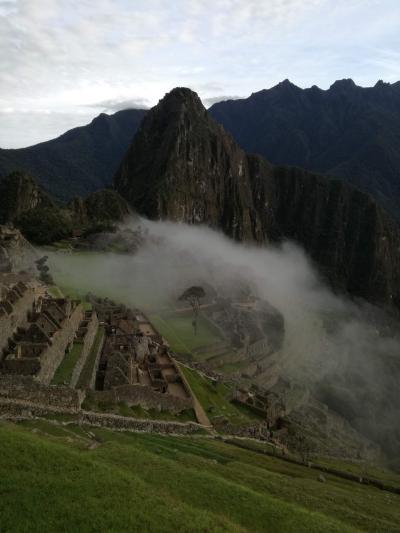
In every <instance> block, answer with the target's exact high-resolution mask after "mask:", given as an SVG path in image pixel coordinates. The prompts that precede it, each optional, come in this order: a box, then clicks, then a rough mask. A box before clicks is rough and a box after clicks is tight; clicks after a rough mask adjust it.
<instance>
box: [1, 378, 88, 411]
mask: <svg viewBox="0 0 400 533" xmlns="http://www.w3.org/2000/svg"><path fill="white" fill-rule="evenodd" d="M84 396H85V394H84V393H83V392H81V391H79V390H75V389H70V388H69V387H60V386H47V385H43V384H41V383H38V382H36V381H35V380H34V379H33V378H32V377H30V376H11V375H0V398H3V399H4V398H7V399H8V400H11V399H12V400H20V401H23V402H27V403H30V402H32V403H34V404H35V403H36V404H39V405H40V406H43V407H46V408H52V407H55V408H64V409H71V410H74V411H78V410H79V409H80V406H81V403H82V401H83V399H84Z"/></svg>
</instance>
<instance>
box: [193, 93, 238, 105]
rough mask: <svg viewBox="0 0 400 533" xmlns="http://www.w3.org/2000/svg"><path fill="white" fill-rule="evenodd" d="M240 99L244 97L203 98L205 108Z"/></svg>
mask: <svg viewBox="0 0 400 533" xmlns="http://www.w3.org/2000/svg"><path fill="white" fill-rule="evenodd" d="M240 98H243V96H225V95H221V96H210V97H209V98H203V99H202V101H203V104H204V105H205V107H211V106H212V105H213V104H216V103H217V102H225V101H226V100H239V99H240Z"/></svg>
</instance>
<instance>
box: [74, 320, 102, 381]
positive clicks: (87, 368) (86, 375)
mask: <svg viewBox="0 0 400 533" xmlns="http://www.w3.org/2000/svg"><path fill="white" fill-rule="evenodd" d="M103 337H104V327H103V326H99V328H98V330H97V333H96V336H95V338H94V341H93V345H92V348H91V349H90V353H89V355H88V356H87V359H86V361H85V364H84V366H83V368H82V372H81V375H80V376H79V379H78V383H77V385H76V388H77V389H87V388H88V387H89V386H90V382H91V379H92V376H93V372H94V368H93V367H94V365H95V362H96V356H97V352H98V350H99V347H100V344H101V343H102V341H103Z"/></svg>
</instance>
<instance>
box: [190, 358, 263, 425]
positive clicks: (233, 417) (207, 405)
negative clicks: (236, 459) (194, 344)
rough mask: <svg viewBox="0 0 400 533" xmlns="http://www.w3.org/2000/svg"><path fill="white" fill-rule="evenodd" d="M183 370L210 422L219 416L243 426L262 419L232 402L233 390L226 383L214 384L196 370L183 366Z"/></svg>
mask: <svg viewBox="0 0 400 533" xmlns="http://www.w3.org/2000/svg"><path fill="white" fill-rule="evenodd" d="M181 370H182V371H183V373H184V374H185V376H186V379H187V380H188V382H189V385H190V387H191V389H192V391H193V393H194V394H195V396H196V397H197V399H198V400H199V402H200V403H201V405H202V407H203V409H204V410H205V411H206V413H207V416H208V417H209V419H210V421H211V422H212V419H213V418H215V417H218V416H224V417H226V418H227V419H228V420H229V422H230V423H232V424H243V423H247V422H252V421H254V420H257V421H260V420H261V419H260V417H259V416H258V415H256V414H255V413H253V412H252V411H250V410H249V409H246V407H241V406H239V405H234V404H232V403H231V402H230V396H231V394H232V390H231V389H230V387H229V386H228V385H226V384H224V383H216V384H215V383H214V382H213V381H212V380H211V379H208V378H206V377H204V376H202V375H201V374H199V373H198V372H196V371H195V370H192V369H190V368H187V367H185V366H183V365H181Z"/></svg>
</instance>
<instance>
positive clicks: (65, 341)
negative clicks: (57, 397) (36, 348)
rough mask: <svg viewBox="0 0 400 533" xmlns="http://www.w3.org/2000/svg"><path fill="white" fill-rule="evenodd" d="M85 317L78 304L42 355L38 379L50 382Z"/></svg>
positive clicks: (42, 381) (45, 382) (46, 382)
mask: <svg viewBox="0 0 400 533" xmlns="http://www.w3.org/2000/svg"><path fill="white" fill-rule="evenodd" d="M82 318H83V308H82V305H81V304H78V305H77V306H76V307H75V309H74V310H73V311H72V313H71V316H70V317H69V318H66V319H65V320H64V322H63V323H62V326H61V329H59V330H58V331H56V333H55V334H54V336H53V337H52V343H51V345H50V346H48V347H47V348H46V350H44V351H43V352H42V354H41V356H40V366H41V368H40V371H39V373H38V374H37V376H36V379H37V380H38V381H40V382H41V383H44V384H49V383H50V381H51V380H52V378H53V376H54V372H55V371H56V369H57V368H58V366H59V364H60V363H61V361H62V360H63V358H64V356H65V350H66V348H67V346H68V345H70V344H71V343H72V342H73V340H74V338H75V333H76V331H77V330H78V327H79V324H80V322H81V320H82Z"/></svg>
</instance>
